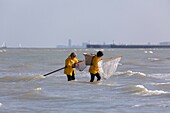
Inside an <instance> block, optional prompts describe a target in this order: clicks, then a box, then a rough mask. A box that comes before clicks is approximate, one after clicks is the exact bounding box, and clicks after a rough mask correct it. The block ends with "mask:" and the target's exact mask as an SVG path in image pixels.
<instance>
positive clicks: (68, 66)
mask: <svg viewBox="0 0 170 113" xmlns="http://www.w3.org/2000/svg"><path fill="white" fill-rule="evenodd" d="M75 63H78V60H77V59H76V58H74V59H71V57H70V56H69V57H68V58H67V59H66V60H65V66H66V68H64V74H67V75H70V76H72V72H73V71H74V68H72V65H73V64H75Z"/></svg>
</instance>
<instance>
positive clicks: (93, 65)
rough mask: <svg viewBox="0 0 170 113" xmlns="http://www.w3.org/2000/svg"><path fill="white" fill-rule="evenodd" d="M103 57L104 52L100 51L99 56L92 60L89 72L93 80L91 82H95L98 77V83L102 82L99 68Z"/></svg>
mask: <svg viewBox="0 0 170 113" xmlns="http://www.w3.org/2000/svg"><path fill="white" fill-rule="evenodd" d="M102 56H103V52H102V51H98V52H97V55H95V56H94V57H93V59H92V62H91V65H90V68H89V72H90V75H91V80H90V82H93V81H94V77H95V76H96V77H97V81H100V79H101V77H100V72H99V68H98V62H99V61H100V60H101V57H102Z"/></svg>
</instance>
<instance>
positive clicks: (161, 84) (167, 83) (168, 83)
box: [151, 82, 170, 86]
mask: <svg viewBox="0 0 170 113" xmlns="http://www.w3.org/2000/svg"><path fill="white" fill-rule="evenodd" d="M151 84H152V85H155V86H159V85H160V86H167V85H170V82H166V83H151Z"/></svg>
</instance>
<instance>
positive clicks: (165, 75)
mask: <svg viewBox="0 0 170 113" xmlns="http://www.w3.org/2000/svg"><path fill="white" fill-rule="evenodd" d="M148 76H149V77H152V78H156V79H164V80H170V73H157V74H148Z"/></svg>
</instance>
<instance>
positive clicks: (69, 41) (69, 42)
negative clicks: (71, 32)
mask: <svg viewBox="0 0 170 113" xmlns="http://www.w3.org/2000/svg"><path fill="white" fill-rule="evenodd" d="M68 47H71V39H69V40H68Z"/></svg>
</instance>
